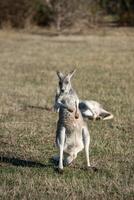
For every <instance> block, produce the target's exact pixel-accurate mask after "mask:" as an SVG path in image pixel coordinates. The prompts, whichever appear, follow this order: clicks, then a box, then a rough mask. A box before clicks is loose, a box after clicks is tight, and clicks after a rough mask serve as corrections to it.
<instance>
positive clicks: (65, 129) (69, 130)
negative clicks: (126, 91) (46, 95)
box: [53, 71, 90, 172]
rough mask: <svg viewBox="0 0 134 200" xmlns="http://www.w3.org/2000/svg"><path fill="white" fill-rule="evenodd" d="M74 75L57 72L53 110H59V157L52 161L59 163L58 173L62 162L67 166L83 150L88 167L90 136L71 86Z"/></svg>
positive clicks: (57, 141) (57, 139)
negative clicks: (58, 89)
mask: <svg viewBox="0 0 134 200" xmlns="http://www.w3.org/2000/svg"><path fill="white" fill-rule="evenodd" d="M74 73H75V71H72V72H71V73H69V74H67V75H65V76H64V75H63V74H62V73H61V72H57V75H58V78H59V87H60V91H59V93H57V95H56V101H55V108H56V109H59V120H58V122H57V131H56V144H57V146H58V147H59V156H55V157H53V159H54V160H55V161H58V162H59V165H58V169H59V172H62V171H63V162H64V164H65V165H69V164H70V163H71V162H72V161H73V160H74V159H75V158H76V157H77V154H78V153H79V152H80V151H82V150H83V149H85V154H86V161H87V167H88V168H89V167H90V161H89V143H90V135H89V131H88V128H87V124H86V122H85V121H84V120H83V117H82V114H81V112H80V110H79V98H78V97H77V94H76V92H75V91H74V89H73V88H72V86H71V78H72V76H73V75H74Z"/></svg>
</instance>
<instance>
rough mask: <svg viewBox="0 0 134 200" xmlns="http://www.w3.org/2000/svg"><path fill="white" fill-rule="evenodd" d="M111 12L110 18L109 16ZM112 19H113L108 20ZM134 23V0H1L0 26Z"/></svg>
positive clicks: (128, 24) (84, 25)
mask: <svg viewBox="0 0 134 200" xmlns="http://www.w3.org/2000/svg"><path fill="white" fill-rule="evenodd" d="M109 16H111V17H110V18H108V17H109ZM108 19H110V20H108ZM109 22H112V23H114V24H115V23H116V25H123V26H133V25H134V4H133V0H110V1H109V0H68V1H66V0H28V1H27V0H14V1H12V0H4V1H0V26H1V27H5V26H10V27H14V28H24V27H27V26H29V25H32V24H34V25H38V26H43V27H50V26H54V27H56V29H57V30H58V31H60V30H62V29H65V28H69V27H72V26H73V27H75V26H76V25H77V26H78V25H79V26H82V28H90V27H92V26H93V25H97V26H100V25H101V26H102V25H104V24H106V23H109Z"/></svg>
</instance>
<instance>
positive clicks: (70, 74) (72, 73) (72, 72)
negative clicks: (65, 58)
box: [69, 69, 76, 78]
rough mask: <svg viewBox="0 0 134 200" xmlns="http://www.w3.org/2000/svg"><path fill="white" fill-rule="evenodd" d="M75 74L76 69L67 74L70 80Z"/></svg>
mask: <svg viewBox="0 0 134 200" xmlns="http://www.w3.org/2000/svg"><path fill="white" fill-rule="evenodd" d="M75 72H76V69H74V70H73V71H71V72H70V73H69V76H70V78H72V76H73V75H74V74H75Z"/></svg>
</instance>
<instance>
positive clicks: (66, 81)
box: [57, 70, 76, 93]
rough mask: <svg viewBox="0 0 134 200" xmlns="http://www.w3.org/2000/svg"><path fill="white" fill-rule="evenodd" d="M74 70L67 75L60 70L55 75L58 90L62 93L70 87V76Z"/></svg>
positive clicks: (66, 91)
mask: <svg viewBox="0 0 134 200" xmlns="http://www.w3.org/2000/svg"><path fill="white" fill-rule="evenodd" d="M75 71H76V70H73V71H72V72H70V73H69V74H67V75H63V74H62V73H61V72H59V71H58V72H57V76H58V78H59V88H60V92H62V93H68V92H69V91H70V89H71V88H72V86H71V78H72V76H73V75H74V73H75Z"/></svg>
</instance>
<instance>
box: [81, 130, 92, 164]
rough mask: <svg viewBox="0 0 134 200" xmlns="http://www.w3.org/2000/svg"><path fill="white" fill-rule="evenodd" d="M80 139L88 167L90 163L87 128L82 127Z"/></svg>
mask: <svg viewBox="0 0 134 200" xmlns="http://www.w3.org/2000/svg"><path fill="white" fill-rule="evenodd" d="M82 138H83V144H84V149H85V154H86V161H87V167H90V161H89V144H90V135H89V131H88V129H87V127H84V128H83V129H82Z"/></svg>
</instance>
